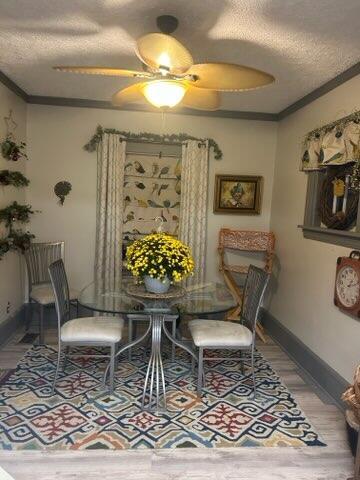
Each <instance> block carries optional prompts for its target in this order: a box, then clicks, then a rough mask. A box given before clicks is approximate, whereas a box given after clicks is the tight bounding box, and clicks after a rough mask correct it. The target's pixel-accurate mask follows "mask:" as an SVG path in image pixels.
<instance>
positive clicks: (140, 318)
mask: <svg viewBox="0 0 360 480" xmlns="http://www.w3.org/2000/svg"><path fill="white" fill-rule="evenodd" d="M150 318H151V316H150V315H140V314H133V313H132V314H128V315H127V319H128V341H129V343H130V342H132V341H133V339H134V335H135V336H136V323H135V325H134V322H149V321H150ZM178 318H179V316H178V315H165V318H164V321H165V322H171V335H172V336H173V337H176V321H177V319H178ZM131 359H132V349H131V348H129V361H131ZM171 361H172V362H174V361H175V343H171Z"/></svg>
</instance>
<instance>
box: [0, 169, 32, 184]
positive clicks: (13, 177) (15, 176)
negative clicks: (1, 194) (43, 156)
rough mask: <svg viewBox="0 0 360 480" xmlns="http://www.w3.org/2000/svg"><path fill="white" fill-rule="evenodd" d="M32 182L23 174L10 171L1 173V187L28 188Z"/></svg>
mask: <svg viewBox="0 0 360 480" xmlns="http://www.w3.org/2000/svg"><path fill="white" fill-rule="evenodd" d="M29 183H30V181H29V180H28V179H27V178H26V177H25V176H24V175H23V174H22V173H21V172H12V171H10V170H1V171H0V185H13V186H14V187H27V186H28V185H29Z"/></svg>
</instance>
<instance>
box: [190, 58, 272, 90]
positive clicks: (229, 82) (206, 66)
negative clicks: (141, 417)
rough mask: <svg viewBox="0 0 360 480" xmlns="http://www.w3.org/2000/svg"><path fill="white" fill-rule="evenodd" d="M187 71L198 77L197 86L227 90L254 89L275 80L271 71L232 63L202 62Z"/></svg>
mask: <svg viewBox="0 0 360 480" xmlns="http://www.w3.org/2000/svg"><path fill="white" fill-rule="evenodd" d="M186 73H187V74H189V75H195V76H196V77H197V80H196V82H195V84H194V85H196V87H199V88H209V89H212V90H220V91H225V92H226V91H229V92H231V91H234V92H235V91H241V90H252V89H254V88H259V87H263V86H265V85H268V84H269V83H272V82H274V81H275V78H274V77H273V76H272V75H270V74H269V73H265V72H262V71H261V70H256V69H255V68H251V67H245V66H243V65H235V64H232V63H220V62H219V63H200V64H196V65H193V66H192V67H191V68H190V69H189V70H188V71H187V72H186Z"/></svg>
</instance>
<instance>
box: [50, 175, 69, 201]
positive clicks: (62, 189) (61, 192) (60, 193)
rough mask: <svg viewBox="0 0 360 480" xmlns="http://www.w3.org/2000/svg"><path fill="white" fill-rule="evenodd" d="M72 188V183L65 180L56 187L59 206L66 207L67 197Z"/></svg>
mask: <svg viewBox="0 0 360 480" xmlns="http://www.w3.org/2000/svg"><path fill="white" fill-rule="evenodd" d="M71 189H72V186H71V183H70V182H67V181H66V180H63V181H61V182H58V183H57V184H56V185H55V187H54V192H55V195H56V196H57V197H58V198H59V204H60V205H64V202H65V197H66V196H67V195H69V193H70V192H71Z"/></svg>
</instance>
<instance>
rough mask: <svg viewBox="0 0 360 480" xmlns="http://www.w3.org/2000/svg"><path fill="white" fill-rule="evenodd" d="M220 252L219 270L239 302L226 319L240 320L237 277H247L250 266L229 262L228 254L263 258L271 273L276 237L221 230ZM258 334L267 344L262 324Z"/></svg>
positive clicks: (271, 234) (257, 329)
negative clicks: (242, 254) (233, 253)
mask: <svg viewBox="0 0 360 480" xmlns="http://www.w3.org/2000/svg"><path fill="white" fill-rule="evenodd" d="M218 252H219V259H220V265H219V270H220V272H221V273H222V274H223V277H224V281H225V283H226V285H227V286H228V288H229V290H230V292H231V293H232V295H233V297H234V299H235V300H236V302H237V306H236V307H235V308H234V309H232V310H231V311H230V312H229V313H228V315H227V317H226V319H227V320H239V316H240V312H241V303H242V295H243V290H242V287H240V286H239V285H238V283H237V281H236V279H235V275H236V276H237V275H246V274H247V272H248V269H249V265H235V264H233V263H232V262H229V261H227V260H226V255H227V252H229V253H230V252H239V253H244V254H245V255H247V256H248V255H249V254H251V255H254V257H255V258H258V257H259V259H260V257H261V258H262V261H263V269H264V270H265V271H266V272H267V273H271V271H272V266H273V259H274V254H275V235H274V234H273V233H272V232H258V231H251V230H231V229H230V228H221V229H220V232H219V243H218ZM250 263H251V262H250ZM256 333H257V334H258V336H259V337H260V338H261V340H262V341H263V342H264V343H266V340H265V335H264V329H263V327H262V325H261V324H260V323H258V324H257V325H256Z"/></svg>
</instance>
